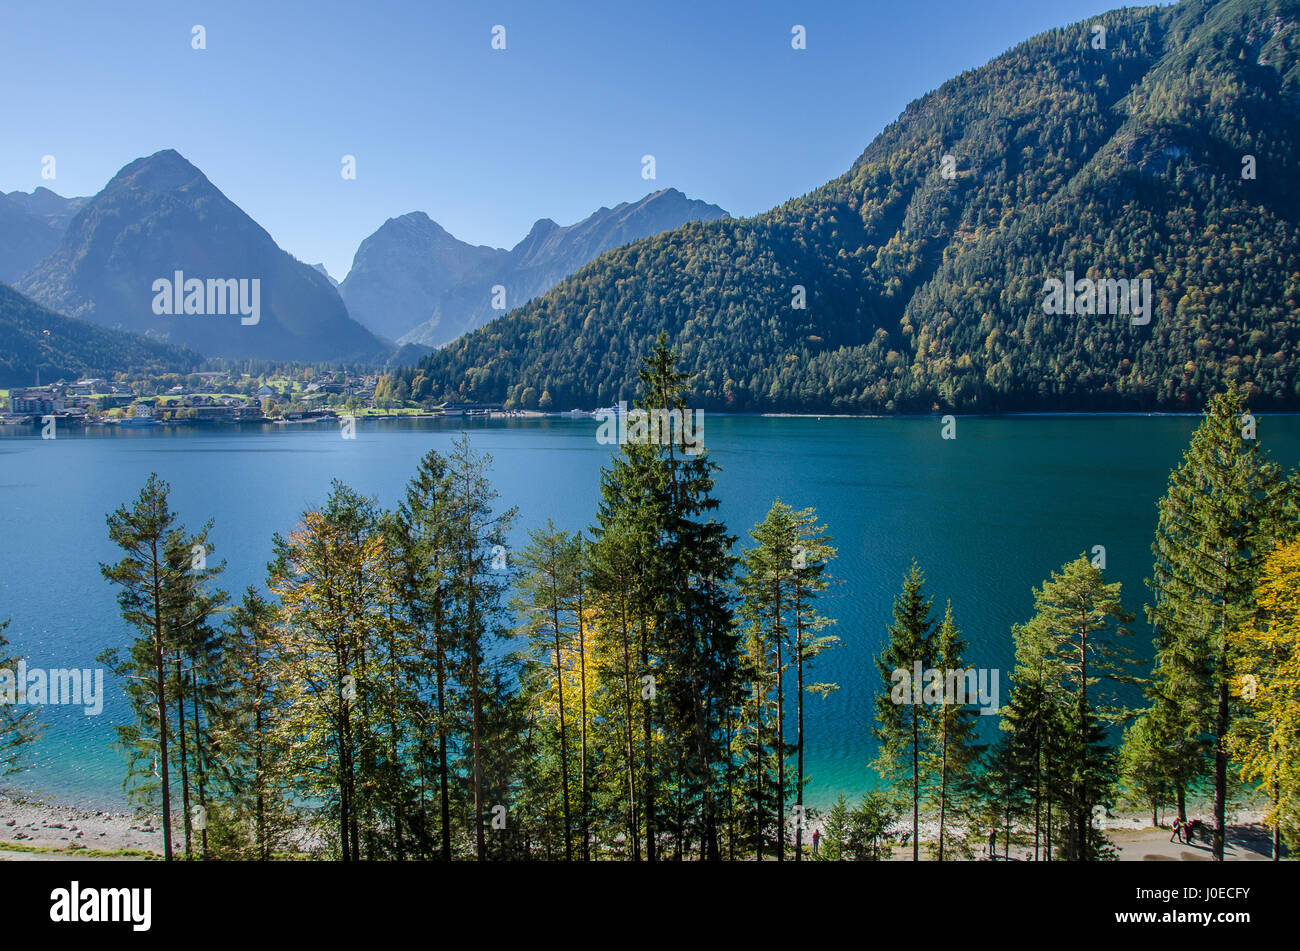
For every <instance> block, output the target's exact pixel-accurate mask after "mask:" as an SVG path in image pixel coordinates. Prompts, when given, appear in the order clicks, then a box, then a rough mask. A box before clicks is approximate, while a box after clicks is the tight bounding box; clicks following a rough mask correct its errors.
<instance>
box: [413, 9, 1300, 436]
mask: <svg viewBox="0 0 1300 951" xmlns="http://www.w3.org/2000/svg"><path fill="white" fill-rule="evenodd" d="M1298 106H1300V3H1298V2H1297V0H1217V2H1215V0H1183V2H1181V3H1179V4H1177V5H1176V6H1169V7H1142V8H1126V9H1123V10H1116V11H1112V12H1109V13H1106V14H1103V15H1101V16H1098V17H1096V18H1093V19H1090V20H1088V21H1085V22H1082V23H1078V24H1075V25H1072V26H1068V27H1062V28H1059V29H1054V30H1051V31H1048V32H1046V33H1043V34H1041V35H1039V36H1036V37H1034V38H1032V39H1030V40H1027V41H1026V42H1024V43H1022V44H1020V45H1018V46H1016V47H1015V48H1013V49H1012V50H1010V51H1009V52H1007V53H1006V54H1004V55H1002V56H999V57H997V58H996V59H994V60H992V61H991V62H989V63H988V64H986V65H985V66H983V67H980V68H978V69H973V70H969V71H967V72H965V73H963V74H961V75H960V76H958V77H956V78H954V79H952V80H950V81H948V82H946V83H944V84H943V85H942V86H940V87H939V88H938V89H937V90H935V91H933V92H931V93H928V94H927V95H924V96H922V97H921V98H919V99H917V100H916V101H914V102H912V103H911V104H910V105H908V106H907V108H906V109H905V110H904V111H903V113H902V114H901V115H900V116H899V117H898V119H897V120H895V121H894V122H893V123H891V124H890V125H889V126H888V127H887V128H885V129H884V130H883V131H882V132H881V133H880V134H879V135H878V136H876V137H875V139H874V140H873V141H871V143H870V144H869V145H868V146H867V148H866V149H865V151H864V152H863V153H862V154H861V156H860V157H859V158H858V159H857V161H856V162H854V164H853V166H852V167H851V168H850V169H849V170H848V171H846V172H845V173H844V174H843V175H841V176H840V177H839V178H837V179H835V180H834V181H831V182H829V183H827V184H826V185H824V186H822V187H821V188H818V189H816V190H815V191H813V192H810V193H809V194H806V195H804V196H802V197H800V198H796V199H793V200H791V201H788V202H786V203H785V204H783V205H781V206H780V207H778V208H775V209H773V210H771V211H769V212H766V213H764V214H761V215H758V216H756V217H752V218H745V219H729V220H720V221H711V222H699V223H691V224H687V225H685V226H683V227H680V228H676V229H674V230H672V231H668V232H665V233H663V234H660V235H657V236H654V237H650V238H647V239H644V240H641V241H638V242H635V243H633V244H630V245H627V246H624V247H621V248H618V249H616V250H613V251H610V252H607V253H606V254H604V255H603V256H601V257H600V258H598V259H596V260H595V261H594V262H592V263H591V264H589V265H587V266H586V267H584V268H583V269H582V270H580V271H579V272H578V273H576V274H574V275H573V276H571V277H569V278H568V279H566V280H564V281H562V282H560V283H559V284H558V285H557V286H556V287H554V288H553V289H551V290H550V291H549V292H548V293H546V294H545V295H544V296H542V297H540V298H538V299H537V300H534V301H532V302H531V303H529V304H527V305H526V306H524V307H522V308H520V309H519V310H516V311H513V312H512V313H510V314H508V315H506V316H504V317H501V318H499V319H497V320H495V321H493V322H492V323H490V324H488V325H487V326H485V327H482V328H480V329H478V330H476V331H474V332H472V333H469V334H466V335H465V336H463V337H461V338H459V339H457V340H455V341H454V342H452V343H450V344H448V345H447V346H445V347H443V348H441V349H440V350H438V351H437V352H435V353H433V354H431V355H429V356H428V357H426V358H424V359H423V360H422V361H421V362H420V363H419V364H418V365H417V366H416V367H414V368H411V369H409V370H406V371H402V373H401V374H399V375H400V376H402V377H403V379H404V380H405V381H406V382H407V383H408V385H409V386H410V388H411V392H412V395H413V396H415V397H416V398H417V399H429V398H439V397H441V398H454V399H464V400H504V401H506V403H507V404H508V405H515V406H525V407H527V406H528V405H529V404H530V403H534V404H535V403H543V404H547V405H552V406H587V407H592V406H604V405H609V404H610V403H612V402H614V401H616V400H619V399H629V398H631V397H633V396H634V395H635V393H636V389H637V385H636V381H637V373H638V370H639V369H640V367H641V362H642V358H643V357H644V356H645V355H646V354H647V353H648V352H649V350H650V348H651V346H652V344H653V341H654V339H655V337H656V336H657V335H658V334H659V332H660V331H665V332H666V333H667V334H668V336H669V338H670V341H671V343H672V345H673V346H674V348H675V349H676V350H678V351H679V353H680V354H681V365H682V368H683V369H684V370H685V371H686V372H687V373H689V374H691V376H692V382H691V392H690V399H691V401H692V405H694V406H697V407H702V408H706V409H708V408H712V409H718V410H723V409H729V410H736V411H760V410H784V411H799V412H832V411H842V412H909V411H910V412H933V411H937V410H945V411H946V410H957V411H967V412H999V411H1013V410H1119V409H1139V410H1141V409H1170V410H1178V409H1194V408H1196V407H1198V406H1201V405H1203V403H1204V401H1205V399H1206V397H1207V395H1208V394H1209V393H1211V392H1213V391H1215V390H1217V389H1221V388H1222V387H1223V386H1224V385H1225V384H1226V383H1230V382H1236V383H1238V384H1240V385H1242V386H1245V387H1247V388H1248V389H1249V390H1250V391H1251V399H1252V406H1257V407H1261V408H1265V407H1273V408H1277V407H1287V408H1296V407H1300V375H1298V374H1300V360H1298V359H1297V356H1298V354H1297V346H1298V345H1300V228H1298V227H1297V221H1298V212H1300V190H1297V189H1296V188H1295V182H1296V180H1297V178H1298V177H1300V150H1298V149H1297V146H1298V145H1300V121H1298V119H1297V115H1298V111H1297V107H1298ZM1067 278H1068V279H1070V280H1071V281H1078V282H1080V283H1078V285H1077V289H1081V290H1086V288H1087V287H1093V288H1094V290H1095V288H1096V287H1099V286H1100V287H1107V286H1109V287H1110V288H1111V289H1112V290H1114V289H1115V288H1118V287H1121V286H1123V287H1127V286H1129V285H1130V282H1131V283H1132V286H1135V287H1138V288H1144V287H1149V288H1150V292H1151V301H1152V308H1151V312H1150V313H1149V315H1148V318H1147V319H1145V320H1143V321H1141V322H1139V321H1138V320H1135V319H1134V316H1133V315H1131V314H1130V313H1128V312H1126V311H1125V310H1123V309H1122V308H1120V307H1119V301H1117V300H1116V297H1118V295H1112V296H1111V297H1110V298H1106V297H1103V300H1107V306H1106V307H1105V308H1104V309H1100V310H1101V312H1089V311H1090V310H1098V309H1099V308H1096V307H1095V306H1094V304H1095V294H1094V298H1089V296H1088V295H1087V294H1086V293H1084V294H1081V295H1079V296H1078V297H1077V298H1076V296H1075V294H1073V293H1071V294H1070V296H1069V300H1070V301H1071V302H1072V303H1073V302H1075V301H1076V300H1077V301H1079V302H1080V303H1079V308H1078V309H1075V310H1073V311H1071V312H1065V313H1060V312H1053V310H1054V308H1053V305H1052V302H1051V299H1050V295H1049V294H1048V289H1049V288H1051V287H1053V283H1052V282H1055V286H1056V287H1058V288H1059V287H1060V286H1061V284H1062V282H1063V281H1064V280H1066V279H1067ZM1119 281H1124V282H1125V284H1124V285H1119V284H1118V283H1117V282H1119ZM1084 282H1087V283H1086V284H1085V283H1084ZM1111 282H1116V283H1111ZM1146 282H1150V283H1149V285H1148V284H1146ZM1072 290H1073V289H1072Z"/></svg>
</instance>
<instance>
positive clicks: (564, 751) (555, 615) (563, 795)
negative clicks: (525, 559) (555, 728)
mask: <svg viewBox="0 0 1300 951" xmlns="http://www.w3.org/2000/svg"><path fill="white" fill-rule="evenodd" d="M552 580H553V581H554V580H555V578H554V576H552ZM551 631H552V633H553V634H554V635H555V694H556V696H557V697H558V698H559V706H560V808H561V810H562V812H563V813H564V861H566V862H571V861H573V829H572V824H571V819H570V816H569V738H568V727H567V725H566V721H565V716H564V667H563V664H562V663H561V656H562V655H561V653H560V604H559V601H558V599H557V598H556V597H555V596H554V594H552V597H551Z"/></svg>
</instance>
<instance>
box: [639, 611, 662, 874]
mask: <svg viewBox="0 0 1300 951" xmlns="http://www.w3.org/2000/svg"><path fill="white" fill-rule="evenodd" d="M649 636H650V635H649V631H648V630H647V629H646V621H645V618H644V617H643V618H641V669H642V670H644V671H646V673H647V675H648V676H650V677H651V681H650V683H651V684H652V685H653V684H654V679H653V676H654V675H653V674H650V673H649V671H650V645H649V642H648V638H649ZM651 703H652V701H651V699H650V698H649V697H645V696H643V697H642V700H641V725H642V732H643V734H644V736H643V742H644V744H645V748H644V750H643V753H644V755H645V781H644V782H645V846H646V860H647V861H650V862H654V861H656V860H657V859H658V857H659V855H658V851H657V849H656V842H655V774H654V749H653V745H652V741H653V738H654V734H653V732H652V730H651V724H650V706H651Z"/></svg>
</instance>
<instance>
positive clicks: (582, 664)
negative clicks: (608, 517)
mask: <svg viewBox="0 0 1300 951" xmlns="http://www.w3.org/2000/svg"><path fill="white" fill-rule="evenodd" d="M581 551H582V550H581V549H579V557H581ZM579 570H581V569H579ZM579 585H580V586H579V588H578V683H579V688H580V689H579V692H580V693H581V697H580V698H579V700H580V701H581V706H580V707H579V708H578V715H579V717H580V718H581V719H580V721H579V723H580V726H581V730H580V738H581V741H582V751H581V757H580V758H579V760H578V766H579V772H580V782H579V786H580V789H579V796H580V801H579V809H580V810H581V811H582V860H583V861H584V862H590V861H591V843H590V841H589V836H588V834H587V825H588V823H587V815H588V807H587V799H588V795H589V789H588V781H587V628H586V620H585V619H584V618H583V616H582V612H583V601H584V598H583V595H582V588H581V579H580V580H579Z"/></svg>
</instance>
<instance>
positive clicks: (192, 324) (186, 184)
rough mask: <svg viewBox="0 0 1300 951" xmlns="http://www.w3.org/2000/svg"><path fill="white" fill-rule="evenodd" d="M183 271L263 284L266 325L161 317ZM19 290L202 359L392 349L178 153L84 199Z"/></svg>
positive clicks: (154, 159) (148, 161) (349, 354)
mask: <svg viewBox="0 0 1300 951" xmlns="http://www.w3.org/2000/svg"><path fill="white" fill-rule="evenodd" d="M177 272H180V273H181V274H182V275H183V276H184V277H185V278H186V279H187V280H188V279H198V280H201V281H208V280H223V281H224V280H245V281H249V282H251V281H254V280H256V281H258V282H259V285H258V286H259V288H260V315H259V319H258V320H257V321H256V322H255V323H250V324H246V323H244V322H243V321H241V319H240V318H239V317H237V316H236V317H231V316H228V315H225V316H223V315H219V314H206V313H204V314H193V313H189V314H180V315H159V314H156V313H155V312H154V309H153V308H154V302H155V297H156V291H155V288H154V282H155V281H158V280H168V281H170V280H172V278H173V275H174V274H176V273H177ZM17 287H18V289H19V290H20V291H22V292H23V293H24V294H27V295H28V296H30V297H31V298H33V299H34V300H36V301H38V302H40V303H42V304H44V305H46V306H47V307H49V308H51V309H52V310H55V311H58V312H60V313H65V314H67V315H69V316H72V317H76V318H78V319H82V320H86V321H89V322H91V323H96V324H99V325H101V326H106V327H112V328H117V329H122V330H128V331H132V332H137V333H147V334H149V335H150V336H153V337H155V338H158V339H160V340H166V341H168V342H171V343H175V344H178V345H182V346H186V347H191V348H193V349H196V350H198V351H199V352H201V353H203V354H204V355H205V356H212V357H226V358H256V359H273V360H298V361H303V362H312V361H371V360H382V359H383V357H384V356H386V355H387V353H388V352H390V351H391V346H389V345H387V344H385V343H384V342H382V341H380V340H379V339H377V338H376V337H375V336H374V335H373V334H372V333H370V331H368V330H366V329H365V328H364V327H362V326H361V325H360V324H358V323H356V322H355V321H353V320H352V319H351V318H350V317H349V316H348V313H347V309H346V307H345V306H344V304H343V301H342V300H341V299H340V298H339V295H338V292H337V291H336V290H335V289H334V287H333V286H331V283H330V281H329V279H328V277H327V276H325V275H322V274H321V273H319V272H318V271H316V270H315V269H313V268H312V267H311V266H310V265H307V264H304V263H302V262H301V261H298V260H297V259H296V258H294V257H292V256H291V255H289V254H288V253H287V252H285V251H283V250H281V249H280V247H279V246H278V245H277V244H276V243H275V241H274V240H273V239H272V238H271V236H270V235H269V234H267V232H266V231H265V229H263V228H262V227H261V226H260V225H258V224H257V222H255V221H253V219H252V218H250V217H249V216H248V215H247V214H245V213H244V212H243V211H242V210H241V209H240V208H239V207H238V206H236V205H235V204H234V203H233V202H231V201H230V200H229V199H228V198H227V197H226V196H225V195H224V194H222V193H221V191H220V190H219V189H217V188H216V186H214V185H213V184H212V183H211V182H210V181H209V180H208V179H207V177H206V176H204V174H203V173H202V172H201V171H199V170H198V169H197V168H195V167H194V166H193V165H191V164H190V163H189V162H188V161H186V160H185V159H184V158H183V157H182V156H181V155H180V154H179V153H177V152H176V151H174V150H171V149H167V150H164V151H161V152H157V153H155V154H154V155H151V156H148V157H146V158H141V159H137V160H135V161H134V162H131V163H130V164H128V165H126V166H125V167H124V168H123V169H122V170H121V171H119V172H118V173H117V175H115V176H114V177H113V179H112V181H110V182H109V183H108V184H107V185H106V186H105V187H104V189H103V190H102V191H101V192H99V194H97V195H95V196H93V197H92V198H90V199H88V200H86V201H85V204H84V205H83V206H82V207H80V209H79V210H78V211H77V212H76V214H75V216H74V217H73V218H72V220H71V222H70V223H69V225H68V227H67V230H66V232H65V233H64V234H63V237H62V239H61V241H60V242H59V244H58V247H57V248H56V249H55V250H54V251H53V252H52V253H50V254H49V255H47V256H45V257H44V258H43V259H42V260H40V262H39V263H38V264H36V265H35V266H34V267H33V268H32V269H31V270H30V271H28V272H27V273H25V274H24V275H23V276H22V278H21V279H19V280H18V283H17ZM210 298H211V292H210V291H209V294H208V299H210ZM208 306H210V305H208Z"/></svg>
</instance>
